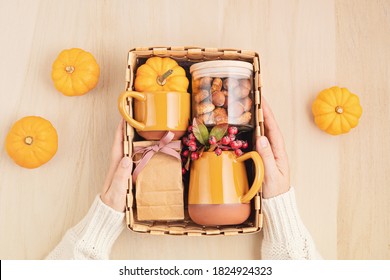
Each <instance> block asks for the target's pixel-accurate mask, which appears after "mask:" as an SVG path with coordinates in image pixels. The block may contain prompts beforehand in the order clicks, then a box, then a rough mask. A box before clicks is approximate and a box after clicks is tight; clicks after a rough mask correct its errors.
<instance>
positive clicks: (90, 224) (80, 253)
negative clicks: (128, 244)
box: [46, 195, 125, 260]
mask: <svg viewBox="0 0 390 280" xmlns="http://www.w3.org/2000/svg"><path fill="white" fill-rule="evenodd" d="M124 216H125V214H124V213H122V212H117V211H115V210H114V209H112V208H111V207H109V206H107V205H106V204H104V203H103V202H102V200H101V199H100V196H99V195H98V196H97V197H96V198H95V200H94V202H93V203H92V206H91V208H90V209H89V211H88V213H87V215H86V216H85V217H84V218H83V219H82V220H81V222H79V223H78V224H77V225H76V226H74V227H73V228H71V229H69V230H68V231H67V232H66V233H65V235H64V237H63V238H62V240H61V242H60V243H59V244H58V245H57V247H56V248H55V249H54V250H53V251H52V252H50V254H49V255H48V256H47V257H46V259H52V260H53V259H61V260H64V259H108V258H109V254H110V252H111V247H112V245H113V244H114V242H115V240H116V239H117V238H118V236H119V235H120V233H121V232H122V230H123V229H124V228H125V223H124Z"/></svg>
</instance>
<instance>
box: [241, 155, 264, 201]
mask: <svg viewBox="0 0 390 280" xmlns="http://www.w3.org/2000/svg"><path fill="white" fill-rule="evenodd" d="M248 159H252V160H253V162H254V164H255V178H254V180H253V184H252V186H251V187H250V189H249V191H248V192H247V193H246V194H245V195H244V196H242V197H241V198H240V201H241V203H249V201H250V200H251V199H252V198H253V197H254V196H255V195H256V193H257V192H258V191H259V189H260V187H261V184H262V183H263V179H264V164H263V160H262V159H261V157H260V155H259V154H258V153H257V152H255V151H252V152H248V153H245V154H243V155H242V156H240V157H238V158H237V159H236V160H237V161H238V162H243V161H246V160H248Z"/></svg>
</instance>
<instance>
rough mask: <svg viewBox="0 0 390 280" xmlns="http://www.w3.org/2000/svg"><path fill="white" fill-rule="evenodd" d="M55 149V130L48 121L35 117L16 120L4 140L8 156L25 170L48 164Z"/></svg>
mask: <svg viewBox="0 0 390 280" xmlns="http://www.w3.org/2000/svg"><path fill="white" fill-rule="evenodd" d="M57 147H58V136H57V131H56V129H55V128H54V127H53V126H52V124H51V123H50V122H49V121H48V120H46V119H44V118H41V117H36V116H29V117H24V118H22V119H20V120H18V121H17V122H16V123H15V124H14V125H13V126H12V128H11V130H10V131H9V132H8V135H7V138H6V140H5V148H6V150H7V153H8V155H9V156H10V157H11V158H12V159H13V160H14V161H15V163H16V164H18V165H20V166H22V167H25V168H36V167H39V166H41V165H42V164H44V163H46V162H48V161H49V160H50V159H51V158H52V157H53V156H54V155H55V153H56V152H57Z"/></svg>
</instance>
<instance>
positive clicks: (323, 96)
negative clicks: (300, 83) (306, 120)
mask: <svg viewBox="0 0 390 280" xmlns="http://www.w3.org/2000/svg"><path fill="white" fill-rule="evenodd" d="M312 112H313V115H314V122H315V123H316V125H317V126H318V127H319V128H320V129H322V130H323V131H325V132H327V133H329V134H332V135H339V134H342V133H347V132H349V131H350V130H351V128H354V127H356V126H357V125H358V123H359V118H360V116H361V115H362V107H361V106H360V101H359V97H358V96H357V95H356V94H353V93H351V92H349V90H348V89H346V88H339V87H332V88H329V89H325V90H323V91H321V92H320V93H319V94H318V96H317V98H316V99H315V101H314V102H313V104H312Z"/></svg>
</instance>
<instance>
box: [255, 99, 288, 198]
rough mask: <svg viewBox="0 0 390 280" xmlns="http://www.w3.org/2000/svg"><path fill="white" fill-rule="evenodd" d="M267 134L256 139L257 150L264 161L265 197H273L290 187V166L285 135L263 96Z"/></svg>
mask: <svg viewBox="0 0 390 280" xmlns="http://www.w3.org/2000/svg"><path fill="white" fill-rule="evenodd" d="M261 101H262V102H261V103H262V109H263V115H264V125H265V135H266V136H260V137H257V139H256V150H257V152H258V153H259V154H260V156H261V158H262V159H263V162H264V173H265V174H264V185H263V198H272V197H275V196H278V195H280V194H283V193H285V192H287V191H288V190H289V189H290V168H289V165H288V158H287V153H286V149H285V145H284V140H283V135H282V133H281V131H280V129H279V126H278V124H277V123H276V120H275V117H274V115H273V113H272V111H271V108H270V107H269V105H268V103H267V102H266V101H265V100H264V98H262V100H261Z"/></svg>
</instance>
